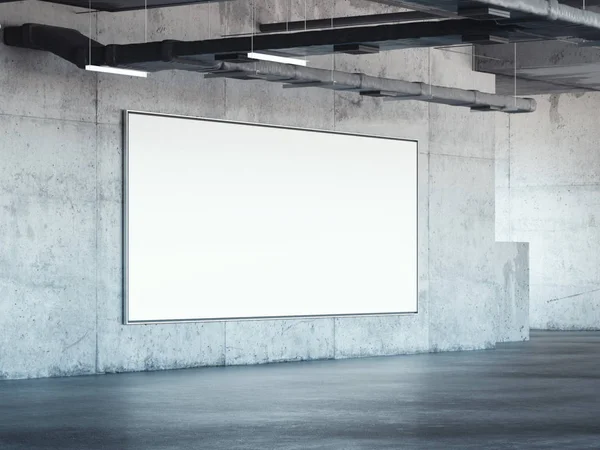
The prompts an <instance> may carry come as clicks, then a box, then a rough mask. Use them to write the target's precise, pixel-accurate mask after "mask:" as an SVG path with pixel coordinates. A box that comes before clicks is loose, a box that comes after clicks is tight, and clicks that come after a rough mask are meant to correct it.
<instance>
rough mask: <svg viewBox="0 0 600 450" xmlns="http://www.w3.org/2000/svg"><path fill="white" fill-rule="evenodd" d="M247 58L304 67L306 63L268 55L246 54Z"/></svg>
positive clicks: (300, 60)
mask: <svg viewBox="0 0 600 450" xmlns="http://www.w3.org/2000/svg"><path fill="white" fill-rule="evenodd" d="M248 58H250V59H259V60H261V61H270V62H276V63H282V64H293V65H295V66H306V63H307V61H306V60H305V59H299V58H287V57H285V56H275V55H269V54H268V53H257V52H252V53H248Z"/></svg>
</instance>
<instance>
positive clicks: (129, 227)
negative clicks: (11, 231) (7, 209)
mask: <svg viewBox="0 0 600 450" xmlns="http://www.w3.org/2000/svg"><path fill="white" fill-rule="evenodd" d="M125 124H126V139H125V140H126V151H125V158H124V159H125V173H124V175H125V207H124V215H125V239H124V242H125V252H124V253H125V322H126V323H145V322H156V321H180V320H210V319H230V318H241V319H245V318H269V317H289V316H323V315H325V316H328V315H334V316H338V315H362V314H399V313H409V312H413V313H414V312H416V311H417V143H416V142H413V141H402V140H397V139H387V138H377V137H369V136H356V135H349V134H339V133H329V132H320V131H313V130H302V129H290V128H281V127H273V126H261V125H253V124H245V123H232V122H223V121H214V120H203V119H195V118H187V117H174V116H164V115H157V114H148V113H139V112H126V120H125Z"/></svg>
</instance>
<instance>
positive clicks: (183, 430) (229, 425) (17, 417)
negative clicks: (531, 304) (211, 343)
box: [0, 332, 600, 450]
mask: <svg viewBox="0 0 600 450" xmlns="http://www.w3.org/2000/svg"><path fill="white" fill-rule="evenodd" d="M599 350H600V333H595V332H580V333H567V332H544V333H541V332H536V333H533V334H532V340H531V341H530V342H526V343H519V344H506V345H501V346H499V347H498V349H496V350H489V351H478V352H460V353H440V354H427V355H413V356H398V357H389V358H369V359H359V360H345V361H317V362H303V363H290V364H275V365H267V366H252V367H225V368H207V369H192V370H180V371H170V372H153V373H136V374H119V375H103V376H91V377H76V378H56V379H45V380H25V381H0V449H1V450H16V449H19V450H21V449H27V450H35V449H61V450H67V449H69V450H70V449H77V450H85V449H123V450H125V449H135V450H159V449H160V450H167V449H169V450H171V449H172V450H175V449H177V450H187V449H194V450H196V449H228V450H229V449H413V448H416V449H438V448H439V449H448V448H451V449H453V448H456V449H471V448H477V449H484V448H490V449H510V448H526V449H538V448H539V449H550V448H556V449H571V448H572V449H584V448H593V449H600V352H599Z"/></svg>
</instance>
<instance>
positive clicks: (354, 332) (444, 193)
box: [0, 0, 528, 378]
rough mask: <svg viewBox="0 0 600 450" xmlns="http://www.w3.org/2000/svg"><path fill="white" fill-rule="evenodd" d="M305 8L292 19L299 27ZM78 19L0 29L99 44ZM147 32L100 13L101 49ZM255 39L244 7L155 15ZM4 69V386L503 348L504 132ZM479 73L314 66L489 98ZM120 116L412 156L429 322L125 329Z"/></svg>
mask: <svg viewBox="0 0 600 450" xmlns="http://www.w3.org/2000/svg"><path fill="white" fill-rule="evenodd" d="M260 3H261V5H260V7H259V8H257V17H258V18H259V20H264V21H267V20H271V21H273V20H284V19H285V18H286V17H288V16H289V14H288V13H289V12H288V10H287V8H286V2H280V1H276V0H268V1H265V2H260ZM366 5H368V4H367V3H359V2H357V1H354V0H352V1H350V0H348V1H342V0H337V1H336V2H335V3H334V2H326V4H322V2H318V1H316V0H309V1H308V3H307V15H308V18H315V17H325V16H329V15H330V14H332V13H334V12H335V14H338V15H339V14H342V13H344V14H356V13H365V12H366V11H367V10H370V11H374V12H375V11H383V10H386V8H384V7H378V8H375V7H373V6H372V5H370V6H369V7H368V9H367V6H366ZM304 7H305V2H298V3H294V4H293V8H292V11H291V16H292V17H295V18H298V17H303V16H304ZM387 10H390V9H389V8H387ZM73 11H74V9H71V8H65V7H56V6H53V5H50V4H47V3H43V2H39V3H38V2H35V3H32V2H20V3H11V4H6V5H0V19H1V20H2V25H7V24H21V23H25V22H34V21H39V22H43V23H48V24H55V25H62V26H69V27H73V28H78V29H80V30H81V31H82V32H85V33H87V32H88V27H89V26H90V25H89V22H88V19H89V17H90V16H89V15H75V14H74V13H73ZM143 24H144V20H143V16H142V15H141V14H140V13H133V12H132V13H123V14H119V15H110V14H102V13H101V14H98V15H92V25H91V26H92V30H93V34H94V35H97V38H98V40H100V41H101V42H104V43H111V42H112V43H119V42H131V41H136V40H137V41H141V40H143V39H144V32H143V30H144V25H143ZM250 25H251V24H250V14H249V11H248V4H247V2H227V3H224V4H221V5H217V4H213V5H210V6H208V5H203V6H194V7H180V8H171V9H165V10H152V11H151V12H150V13H149V23H148V32H149V39H151V40H154V39H164V38H188V39H192V38H203V37H207V36H208V35H209V30H210V33H211V35H215V36H216V35H219V34H220V33H223V34H226V33H237V32H241V31H244V30H248V29H249V27H250ZM0 59H1V61H2V63H1V64H0V67H1V68H0V87H1V88H0V160H2V165H1V166H0V239H1V241H0V249H1V250H0V378H27V377H45V376H60V375H78V374H92V373H105V372H120V371H135V370H152V369H164V368H183V367H196V366H209V365H223V364H253V363H265V362H273V361H290V360H307V359H321V358H350V357H360V356H372V355H393V354H402V353H415V352H427V351H445V350H460V349H480V348H490V347H493V346H494V344H495V343H496V342H497V341H498V340H501V339H502V340H503V339H504V338H505V336H506V335H507V331H506V330H502V332H501V331H500V328H501V327H500V326H499V325H498V323H499V316H498V311H499V309H498V302H499V301H503V300H501V299H500V297H501V296H502V293H501V289H500V283H501V281H498V280H497V278H496V274H497V273H496V265H497V264H505V263H506V261H503V262H498V261H499V259H502V258H500V257H499V256H498V255H497V254H496V253H495V252H496V247H495V244H494V233H495V231H494V188H495V187H494V143H495V136H496V135H495V127H496V118H495V116H496V115H495V114H475V113H471V112H469V110H468V109H460V108H453V107H449V106H444V105H428V104H425V103H418V102H410V101H407V102H391V103H384V102H382V101H381V100H378V99H371V98H360V97H358V96H356V95H354V94H345V93H336V94H334V93H333V92H329V91H323V90H318V89H307V90H304V89H302V90H301V89H292V90H282V89H281V87H280V86H279V85H275V84H268V83H262V82H252V83H248V82H242V81H235V80H233V81H232V80H215V79H213V80H203V79H201V78H200V77H199V75H197V74H193V73H183V72H174V73H160V74H156V75H153V76H152V77H151V78H149V79H147V80H143V79H130V78H127V77H119V76H110V75H103V74H93V73H86V72H82V71H79V70H78V69H76V68H75V67H73V66H71V65H69V64H68V63H66V62H64V61H61V60H59V59H58V58H56V57H54V56H52V55H49V54H44V53H40V52H35V51H24V50H19V49H13V48H7V47H4V46H1V45H0ZM470 61H471V59H470V55H468V54H457V53H451V52H447V51H441V50H429V49H421V50H414V51H400V52H393V53H384V54H381V55H371V56H365V57H361V58H357V57H352V56H348V55H345V56H335V57H331V56H326V57H320V58H314V59H313V60H312V61H311V63H312V64H313V65H317V66H320V67H335V68H337V69H341V70H351V71H354V70H362V71H364V72H366V73H371V74H378V75H383V76H389V77H400V78H404V79H409V80H416V81H419V80H423V81H429V80H431V81H433V82H434V83H439V84H443V85H449V86H460V87H464V88H468V89H474V88H475V89H483V90H493V87H494V79H493V76H491V75H486V74H476V73H474V72H472V71H471V64H470ZM123 109H136V110H147V111H154V112H163V113H172V114H185V115H193V116H201V117H214V118H225V119H230V120H244V121H250V122H260V123H271V124H280V125H290V126H301V127H309V128H321V129H327V130H339V131H352V132H356V133H370V134H380V135H386V136H395V137H400V138H406V139H416V140H418V141H419V164H420V174H419V176H420V181H419V192H420V199H419V208H420V209H419V213H420V217H419V242H420V248H419V257H420V258H419V281H420V290H419V314H417V315H407V316H394V317H392V316H384V317H359V318H339V319H332V318H321V319H303V320H266V321H239V322H236V321H231V322H227V323H222V322H219V323H213V322H207V323H192V324H171V325H146V326H140V325H137V326H124V325H122V318H121V304H122V275H121V274H122V262H121V252H122V243H121V235H122V230H121V219H122V217H121V202H122V197H121V183H122V178H121V168H122V164H121V157H122V155H121V131H122V129H121V127H122V124H121V111H122V110H123ZM505 256H506V255H505ZM504 259H506V258H504ZM514 279H515V278H514V277H513V278H512V280H514ZM510 323H513V322H510ZM513 331H514V330H513ZM527 332H528V330H527ZM526 337H527V333H525V334H524V335H522V336H520V338H526Z"/></svg>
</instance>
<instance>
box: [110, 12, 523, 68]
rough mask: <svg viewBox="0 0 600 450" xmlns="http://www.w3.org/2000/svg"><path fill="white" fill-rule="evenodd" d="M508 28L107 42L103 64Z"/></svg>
mask: <svg viewBox="0 0 600 450" xmlns="http://www.w3.org/2000/svg"><path fill="white" fill-rule="evenodd" d="M512 30H514V27H513V26H502V25H498V24H496V23H492V22H479V21H475V20H449V21H441V22H425V23H409V24H393V25H378V26H369V27H367V26H365V27H363V26H361V27H354V28H338V29H330V30H319V31H303V32H294V33H274V34H260V35H256V36H243V37H232V38H224V39H213V40H205V41H164V42H152V43H146V44H129V45H108V46H106V52H105V55H104V59H105V60H106V63H107V64H108V65H112V66H119V65H127V64H134V63H143V62H147V61H155V60H160V61H170V60H173V59H175V58H181V57H194V56H202V55H215V54H233V53H243V52H248V51H250V50H251V49H253V50H254V51H269V50H270V51H278V50H279V51H286V50H288V51H290V50H293V49H308V50H309V54H310V50H311V48H313V49H316V50H315V53H321V54H324V53H333V52H334V48H335V46H339V45H345V44H367V45H368V44H375V45H380V46H382V45H383V44H386V43H398V44H400V43H402V41H406V45H407V46H411V47H420V46H427V45H428V43H427V42H424V43H422V44H421V43H419V42H418V39H419V38H435V37H439V38H443V37H445V36H462V35H465V34H466V35H480V34H493V35H503V34H506V33H508V32H510V31H512Z"/></svg>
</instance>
